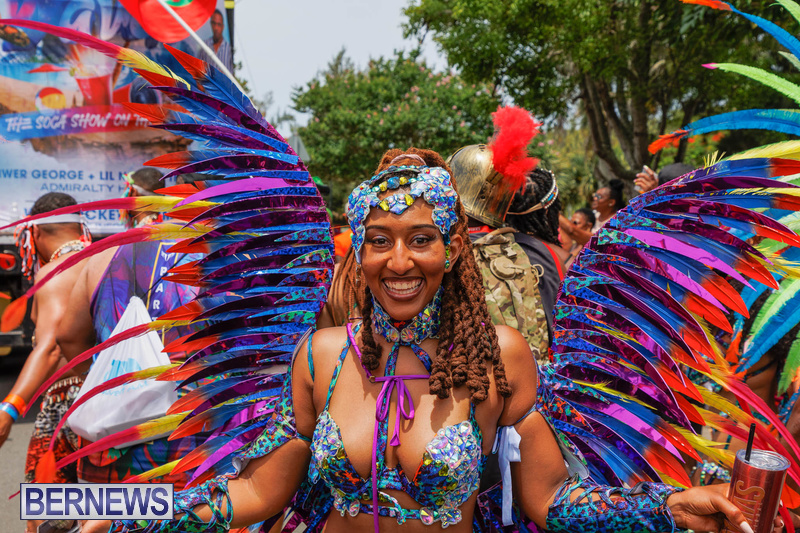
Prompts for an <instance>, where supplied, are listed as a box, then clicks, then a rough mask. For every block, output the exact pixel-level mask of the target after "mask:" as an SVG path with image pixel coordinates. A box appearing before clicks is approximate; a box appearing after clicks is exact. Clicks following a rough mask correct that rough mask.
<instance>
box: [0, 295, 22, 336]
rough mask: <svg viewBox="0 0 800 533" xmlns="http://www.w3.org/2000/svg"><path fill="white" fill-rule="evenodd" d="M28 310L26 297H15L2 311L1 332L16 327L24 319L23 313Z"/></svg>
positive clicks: (0, 319)
mask: <svg viewBox="0 0 800 533" xmlns="http://www.w3.org/2000/svg"><path fill="white" fill-rule="evenodd" d="M27 312H28V298H27V297H26V296H22V297H20V298H17V299H16V300H14V301H13V302H11V303H10V304H8V307H6V309H5V311H3V316H2V318H0V331H2V332H3V333H5V332H7V331H11V330H12V329H17V328H18V327H19V326H20V324H22V321H23V320H25V314H26V313H27Z"/></svg>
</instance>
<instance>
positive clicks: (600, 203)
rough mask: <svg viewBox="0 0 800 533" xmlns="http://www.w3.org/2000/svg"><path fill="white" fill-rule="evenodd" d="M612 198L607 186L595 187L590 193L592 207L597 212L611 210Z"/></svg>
mask: <svg viewBox="0 0 800 533" xmlns="http://www.w3.org/2000/svg"><path fill="white" fill-rule="evenodd" d="M613 205H614V200H612V199H611V190H610V189H609V188H608V187H602V188H600V189H597V192H595V193H594V194H593V195H592V209H593V210H594V211H597V212H598V213H609V212H611V211H612V210H613V209H612V206H613Z"/></svg>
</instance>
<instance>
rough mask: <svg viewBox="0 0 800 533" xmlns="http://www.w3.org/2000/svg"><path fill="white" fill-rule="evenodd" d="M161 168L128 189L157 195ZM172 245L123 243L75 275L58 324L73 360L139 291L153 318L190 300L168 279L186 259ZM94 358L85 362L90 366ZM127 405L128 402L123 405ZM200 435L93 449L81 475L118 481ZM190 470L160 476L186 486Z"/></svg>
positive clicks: (147, 219) (143, 217)
mask: <svg viewBox="0 0 800 533" xmlns="http://www.w3.org/2000/svg"><path fill="white" fill-rule="evenodd" d="M160 178H161V173H160V172H158V171H157V170H155V169H141V170H138V171H136V172H134V173H133V174H132V176H131V181H132V183H130V185H131V188H130V191H129V194H130V195H132V196H138V195H153V194H154V193H153V192H152V191H154V190H155V189H157V188H159V187H161V183H160V181H159V180H160ZM128 220H129V223H130V225H133V226H136V227H138V226H141V225H145V224H151V223H154V222H157V221H158V217H157V215H156V214H155V213H150V212H141V211H139V212H130V213H128ZM168 248H169V244H167V243H154V242H144V243H137V244H133V245H127V246H121V247H117V248H112V249H110V250H107V251H104V252H101V253H98V254H97V255H95V256H93V257H91V258H90V259H89V260H88V262H87V264H86V267H85V268H84V271H83V273H82V275H81V276H80V277H79V278H78V279H77V280H76V282H75V284H74V288H73V289H72V293H71V295H70V299H69V305H68V307H67V316H66V317H65V319H64V320H63V321H62V322H61V325H60V327H59V329H58V344H59V346H61V349H62V352H63V354H64V356H65V357H66V358H67V359H68V360H71V359H73V358H75V357H76V356H78V355H80V354H81V353H82V352H84V351H86V350H88V349H89V348H91V347H92V346H95V345H96V344H98V343H100V342H102V341H105V340H107V339H108V338H109V337H110V336H111V332H112V331H113V329H114V326H116V324H117V322H118V321H119V319H120V317H121V316H122V313H123V312H124V311H125V308H126V307H127V305H128V302H129V300H130V298H131V296H134V295H136V296H138V297H139V298H141V299H142V301H143V302H144V303H145V306H146V307H147V310H148V313H149V314H150V316H151V317H153V318H157V317H159V316H161V315H162V314H164V313H165V312H167V311H170V310H172V309H175V308H177V307H179V306H181V305H183V304H184V303H186V302H188V301H189V299H191V297H192V296H193V291H192V290H191V289H190V288H189V287H186V286H183V285H178V284H175V283H171V282H168V281H163V280H162V277H163V276H164V275H165V274H166V272H167V271H168V270H169V269H170V268H172V267H173V266H175V265H176V264H178V262H180V261H182V260H185V259H187V256H186V255H185V254H171V253H167V251H166V250H167V249H168ZM184 333H186V331H178V330H177V329H172V330H168V331H167V332H166V333H165V339H164V341H165V342H164V343H165V344H168V343H169V342H171V341H173V340H175V339H176V338H178V336H179V335H181V334H184ZM89 365H90V363H88V362H87V363H85V364H84V365H81V366H84V367H86V370H87V371H88V367H89ZM121 408H124V407H121ZM199 444H200V441H198V439H195V438H191V437H190V438H185V439H177V440H174V441H169V442H168V441H167V440H166V439H165V438H164V439H156V440H154V441H150V442H147V443H144V444H137V445H134V446H130V447H126V448H122V449H116V448H112V449H110V450H107V451H105V452H102V453H98V454H92V455H90V456H89V457H87V458H84V459H80V460H79V461H78V478H79V479H80V480H81V481H87V482H91V483H115V482H120V481H123V480H124V479H126V478H128V477H131V476H133V475H137V474H140V473H142V472H144V471H146V470H149V469H150V468H153V467H156V466H160V465H163V464H166V463H168V462H170V461H172V460H174V459H177V458H179V457H183V456H185V455H186V454H187V453H188V451H190V450H191V449H193V448H195V447H197V445H199ZM189 475H190V473H182V474H175V475H173V474H171V473H170V474H167V475H165V476H163V477H161V478H159V479H157V480H154V481H160V482H163V483H175V484H176V489H177V488H182V487H183V485H184V484H185V483H186V482H187V481H188V480H189Z"/></svg>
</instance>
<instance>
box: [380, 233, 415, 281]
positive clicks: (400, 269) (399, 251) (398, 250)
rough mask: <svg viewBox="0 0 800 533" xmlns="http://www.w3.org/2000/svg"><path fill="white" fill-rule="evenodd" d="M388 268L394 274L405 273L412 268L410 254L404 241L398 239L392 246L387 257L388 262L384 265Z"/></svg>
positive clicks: (412, 263)
mask: <svg viewBox="0 0 800 533" xmlns="http://www.w3.org/2000/svg"><path fill="white" fill-rule="evenodd" d="M386 266H387V267H388V268H389V270H391V271H392V272H394V273H396V274H405V273H406V272H408V271H409V270H411V269H412V268H414V262H413V261H412V260H411V254H410V253H409V250H408V248H407V247H406V245H405V243H404V242H401V241H398V242H396V243H395V245H394V247H393V248H392V253H391V255H390V257H389V264H388V265H386Z"/></svg>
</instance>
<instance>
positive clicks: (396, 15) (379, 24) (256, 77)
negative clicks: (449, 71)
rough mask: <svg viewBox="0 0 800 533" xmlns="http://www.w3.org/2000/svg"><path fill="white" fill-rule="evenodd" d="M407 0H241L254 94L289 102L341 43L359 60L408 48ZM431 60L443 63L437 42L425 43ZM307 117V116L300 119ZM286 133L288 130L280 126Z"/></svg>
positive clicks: (240, 43)
mask: <svg viewBox="0 0 800 533" xmlns="http://www.w3.org/2000/svg"><path fill="white" fill-rule="evenodd" d="M407 3H408V0H334V1H331V0H291V1H285V0H284V1H278V0H237V2H236V9H235V23H234V24H235V27H234V31H235V32H236V36H235V44H236V46H235V49H236V58H235V60H236V61H237V62H238V61H242V63H243V65H242V66H243V70H242V72H241V75H242V77H243V78H245V79H246V80H248V82H249V83H250V87H251V88H252V89H253V94H254V95H255V96H256V97H258V98H261V97H263V95H264V94H265V93H267V92H268V91H272V94H273V97H274V101H275V103H274V105H273V107H272V109H270V113H274V112H275V110H276V108H280V109H285V108H288V107H290V106H291V93H292V88H293V87H297V86H303V85H305V84H306V83H307V82H309V81H311V79H312V78H313V77H314V76H315V75H316V74H317V72H319V71H321V70H323V69H325V67H326V66H327V65H328V62H330V60H331V59H333V57H334V56H335V55H336V53H337V52H338V51H339V50H341V48H342V46H344V47H345V48H346V49H347V55H348V56H349V57H350V58H351V59H352V60H353V61H354V62H355V64H356V66H359V67H363V66H365V65H366V64H367V62H368V61H369V59H370V57H379V56H390V55H391V54H392V53H393V51H394V50H396V49H404V50H408V49H410V48H412V43H411V42H410V41H406V40H404V39H403V30H402V28H401V27H400V25H401V23H402V22H403V21H404V17H403V15H402V12H401V11H402V9H403V8H404V7H405V6H406V5H407ZM424 57H425V58H426V59H427V61H428V64H429V65H432V66H436V67H438V68H443V67H444V66H445V61H444V59H442V58H440V57H439V55H438V53H437V52H436V46H435V44H434V43H432V42H430V43H427V44H426V49H425V55H424ZM301 122H305V120H301ZM281 133H283V134H286V133H288V132H286V131H282V132H281Z"/></svg>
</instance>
